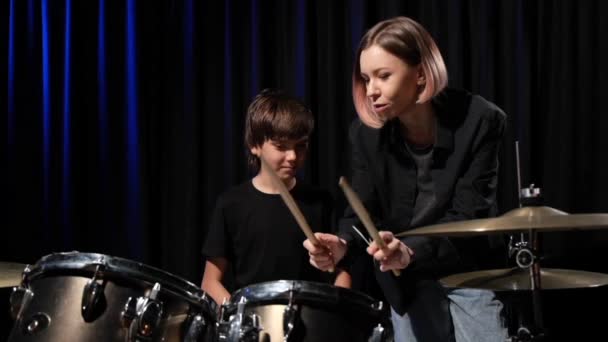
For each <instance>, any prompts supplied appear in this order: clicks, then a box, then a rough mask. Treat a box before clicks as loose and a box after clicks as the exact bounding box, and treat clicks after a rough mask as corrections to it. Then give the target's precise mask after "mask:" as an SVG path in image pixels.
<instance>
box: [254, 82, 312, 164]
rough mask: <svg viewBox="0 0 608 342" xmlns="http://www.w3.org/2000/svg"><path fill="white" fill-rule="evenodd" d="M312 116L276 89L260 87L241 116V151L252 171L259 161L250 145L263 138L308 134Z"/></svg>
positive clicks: (277, 138)
mask: <svg viewBox="0 0 608 342" xmlns="http://www.w3.org/2000/svg"><path fill="white" fill-rule="evenodd" d="M314 125H315V119H314V117H313V115H312V112H311V111H310V109H308V108H307V107H306V106H305V105H304V104H303V103H302V102H300V101H298V100H297V99H295V98H293V97H291V96H289V95H286V94H285V93H284V92H282V91H280V90H277V89H264V90H262V92H260V94H258V95H257V96H256V97H255V99H253V101H252V102H251V104H250V105H249V108H248V109H247V117H246V118H245V151H246V152H245V153H246V154H247V162H248V164H249V166H250V167H251V168H252V169H254V170H255V171H257V170H259V168H260V160H259V159H258V157H257V156H255V155H253V154H252V153H251V148H253V147H256V146H258V147H259V146H262V145H263V144H264V142H265V141H267V140H277V141H285V140H299V139H302V138H306V137H308V136H310V133H311V132H312V130H313V128H314Z"/></svg>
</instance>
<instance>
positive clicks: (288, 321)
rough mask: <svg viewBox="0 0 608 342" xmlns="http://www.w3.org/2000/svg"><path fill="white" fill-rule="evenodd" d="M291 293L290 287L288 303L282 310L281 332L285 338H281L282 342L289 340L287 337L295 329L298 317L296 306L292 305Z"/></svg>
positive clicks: (292, 290) (292, 288)
mask: <svg viewBox="0 0 608 342" xmlns="http://www.w3.org/2000/svg"><path fill="white" fill-rule="evenodd" d="M294 285H295V284H294ZM293 292H294V286H293V285H292V287H291V289H290V290H289V303H287V306H286V307H285V310H283V331H284V334H285V336H283V341H284V342H287V340H288V339H289V335H290V334H291V332H292V331H293V328H294V327H295V324H296V319H297V315H298V305H297V304H295V303H294V300H293Z"/></svg>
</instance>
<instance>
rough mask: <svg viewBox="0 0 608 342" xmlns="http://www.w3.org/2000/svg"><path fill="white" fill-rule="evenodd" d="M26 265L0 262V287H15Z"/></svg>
mask: <svg viewBox="0 0 608 342" xmlns="http://www.w3.org/2000/svg"><path fill="white" fill-rule="evenodd" d="M26 266H27V265H25V264H17V263H13V262H2V261H0V287H11V286H17V285H19V284H20V283H21V273H22V272H23V270H24V269H25V267H26Z"/></svg>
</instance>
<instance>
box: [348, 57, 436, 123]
mask: <svg viewBox="0 0 608 342" xmlns="http://www.w3.org/2000/svg"><path fill="white" fill-rule="evenodd" d="M359 66H360V68H361V77H362V78H363V80H364V81H365V86H366V92H367V98H368V99H369V101H370V105H371V107H372V108H373V110H374V112H375V113H376V114H377V115H378V116H379V117H381V118H385V119H387V120H389V119H392V118H394V117H397V116H400V115H406V114H407V113H408V112H410V111H411V110H412V109H413V108H414V107H415V105H416V101H417V99H418V94H419V87H420V86H421V85H423V84H424V83H425V81H424V75H423V72H422V67H420V66H412V65H409V64H407V63H406V62H404V61H403V60H401V59H400V58H399V57H397V56H395V55H393V54H391V53H389V52H388V51H386V50H384V49H383V48H382V47H380V46H379V45H372V46H370V47H369V48H367V49H365V50H363V51H361V56H360V58H359Z"/></svg>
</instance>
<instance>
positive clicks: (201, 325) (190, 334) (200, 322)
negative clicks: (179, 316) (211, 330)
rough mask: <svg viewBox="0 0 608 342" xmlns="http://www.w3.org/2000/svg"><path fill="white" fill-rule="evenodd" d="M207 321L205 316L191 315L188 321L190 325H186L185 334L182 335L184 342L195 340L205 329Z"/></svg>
mask: <svg viewBox="0 0 608 342" xmlns="http://www.w3.org/2000/svg"><path fill="white" fill-rule="evenodd" d="M206 325H207V322H206V321H205V318H204V317H203V316H201V315H196V316H194V317H192V320H191V321H190V326H189V327H188V331H187V332H186V336H185V337H184V342H197V341H198V340H199V337H200V336H201V335H202V334H203V332H204V331H205V328H206Z"/></svg>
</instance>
